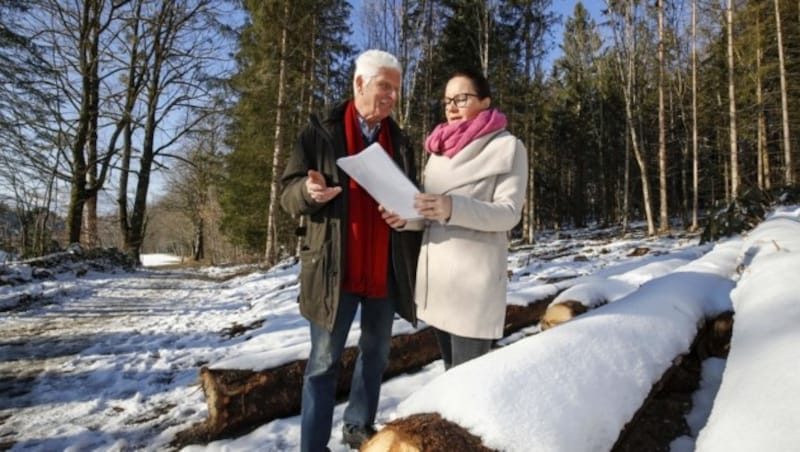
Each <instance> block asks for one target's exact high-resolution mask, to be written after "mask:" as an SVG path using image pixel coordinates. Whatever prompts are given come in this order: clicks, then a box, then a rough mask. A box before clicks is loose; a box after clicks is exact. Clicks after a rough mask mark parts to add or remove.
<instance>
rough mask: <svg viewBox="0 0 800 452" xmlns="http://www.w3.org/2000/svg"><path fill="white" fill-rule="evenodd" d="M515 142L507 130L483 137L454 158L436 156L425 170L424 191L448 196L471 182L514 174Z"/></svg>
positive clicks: (433, 156)
mask: <svg viewBox="0 0 800 452" xmlns="http://www.w3.org/2000/svg"><path fill="white" fill-rule="evenodd" d="M516 148H517V146H516V138H515V137H514V136H513V135H511V134H510V133H509V132H508V131H506V130H500V131H497V132H494V133H490V134H487V135H484V136H482V137H480V138H477V139H476V140H475V141H473V142H472V143H470V144H468V145H467V146H466V147H464V149H462V150H461V152H459V153H458V154H457V155H456V156H454V157H453V158H448V157H444V156H442V155H436V154H433V155H431V156H430V158H429V159H428V163H427V165H426V167H425V191H427V192H430V193H439V194H445V193H447V192H449V191H450V190H452V189H454V188H457V187H461V186H463V185H467V184H470V183H472V182H476V181H479V180H481V179H485V178H487V177H491V176H495V175H497V174H505V173H509V172H511V168H512V165H513V162H514V153H515V152H516Z"/></svg>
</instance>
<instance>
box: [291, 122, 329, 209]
mask: <svg viewBox="0 0 800 452" xmlns="http://www.w3.org/2000/svg"><path fill="white" fill-rule="evenodd" d="M316 142H317V140H315V139H314V131H313V129H312V127H311V126H310V125H309V126H307V127H306V128H305V129H304V130H303V131H302V132H301V133H300V136H299V137H298V138H297V142H296V143H295V146H294V149H293V150H292V153H291V155H289V160H288V161H287V162H286V168H285V169H284V171H283V176H282V177H281V180H280V182H281V192H280V201H281V207H283V210H285V211H286V212H288V213H289V214H290V215H292V216H297V215H309V214H312V213H314V212H316V211H317V210H319V209H320V208H321V207H322V206H323V205H324V204H321V203H318V202H316V201H314V200H313V199H311V197H310V196H309V194H308V190H307V189H306V178H307V177H308V170H312V169H313V170H318V168H317V167H316V160H315V159H312V158H310V156H312V155H314V153H315V152H318V151H317V150H316V149H315V148H314V146H315V143H316Z"/></svg>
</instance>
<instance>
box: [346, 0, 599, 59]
mask: <svg viewBox="0 0 800 452" xmlns="http://www.w3.org/2000/svg"><path fill="white" fill-rule="evenodd" d="M578 1H579V0H553V3H552V6H551V9H552V11H553V12H555V13H556V14H558V15H559V16H560V17H561V20H560V21H559V23H558V24H557V25H556V27H555V28H554V29H553V32H552V36H551V37H552V42H551V50H550V55H549V56H548V60H549V61H552V60H554V59H556V58H558V56H559V55H560V54H561V49H560V43H561V40H562V37H563V36H562V34H563V23H564V21H566V19H567V18H569V17H570V16H571V15H572V11H573V10H574V9H575V4H576V3H578ZM582 3H583V6H584V7H585V8H586V9H587V10H588V11H589V14H590V15H591V16H592V18H593V19H594V20H595V22H597V23H600V21H601V14H600V10H601V9H602V8H603V7H604V6H605V1H601V0H583V1H582ZM350 4H351V5H353V19H352V22H351V23H352V25H353V27H354V29H356V30H358V28H359V27H360V23H359V22H360V20H359V19H358V17H359V15H360V8H361V0H350Z"/></svg>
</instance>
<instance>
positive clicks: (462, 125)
mask: <svg viewBox="0 0 800 452" xmlns="http://www.w3.org/2000/svg"><path fill="white" fill-rule="evenodd" d="M507 124H508V121H506V115H504V114H503V113H502V112H500V110H497V109H496V108H490V109H487V110H483V111H482V112H480V113H478V116H476V117H474V118H472V119H470V120H468V121H461V122H457V123H453V124H448V123H446V122H444V123H441V124H439V125H438V126H436V128H435V129H433V132H431V134H430V135H428V138H427V139H426V140H425V150H427V151H428V152H430V153H432V154H443V155H445V156H446V157H448V158H453V157H454V156H455V155H456V154H458V153H459V152H460V151H461V150H462V149H464V146H466V145H468V144H469V143H471V142H472V140H474V139H476V138H478V137H482V136H484V135H486V134H487V133H491V132H494V131H496V130H500V129H502V128H505V126H506V125H507Z"/></svg>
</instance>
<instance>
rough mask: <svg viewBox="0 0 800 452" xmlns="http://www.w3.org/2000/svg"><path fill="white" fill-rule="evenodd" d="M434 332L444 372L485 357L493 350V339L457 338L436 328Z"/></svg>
mask: <svg viewBox="0 0 800 452" xmlns="http://www.w3.org/2000/svg"><path fill="white" fill-rule="evenodd" d="M433 332H434V334H435V335H436V342H438V343H439V350H440V351H441V352H442V361H444V370H448V369H450V368H451V367H454V366H457V365H459V364H463V363H465V362H467V361H469V360H471V359H475V358H477V357H479V356H481V355H485V354H487V353H489V350H491V349H492V342H493V340H492V339H478V338H474V337H463V336H457V335H455V334H450V333H448V332H447V331H442V330H440V329H438V328H434V329H433Z"/></svg>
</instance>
